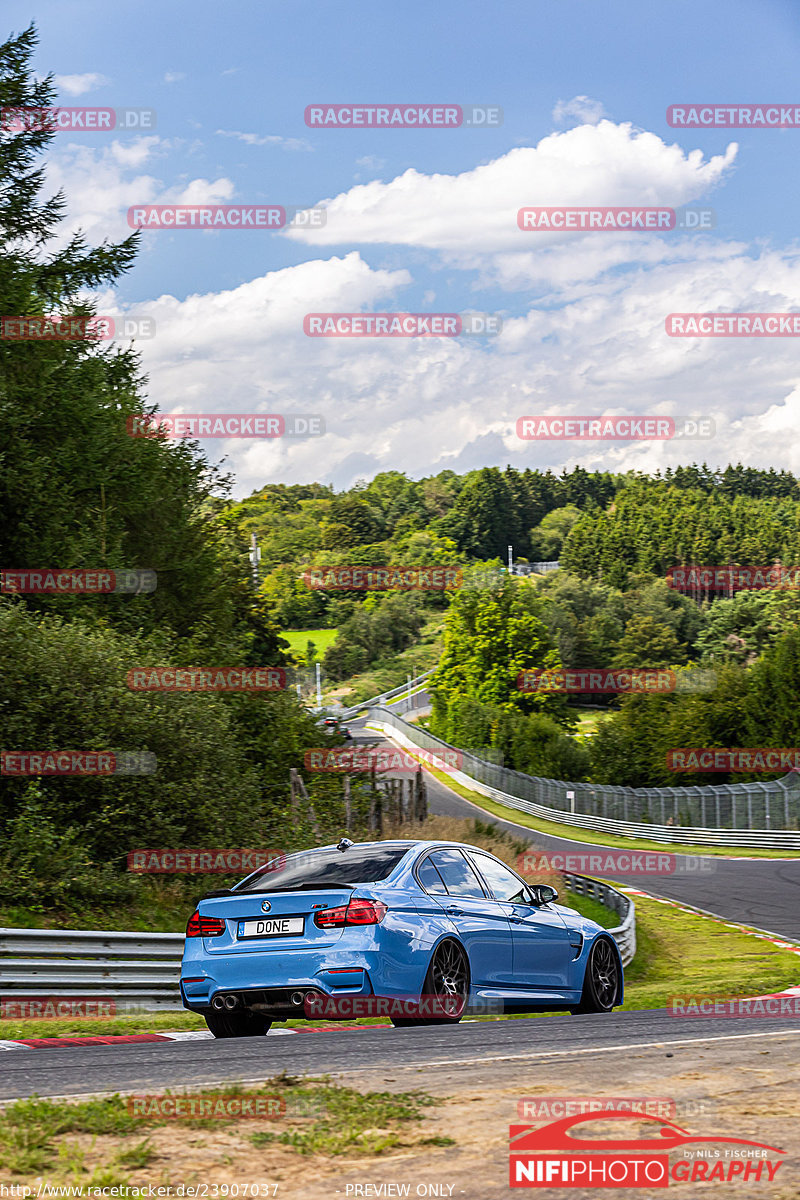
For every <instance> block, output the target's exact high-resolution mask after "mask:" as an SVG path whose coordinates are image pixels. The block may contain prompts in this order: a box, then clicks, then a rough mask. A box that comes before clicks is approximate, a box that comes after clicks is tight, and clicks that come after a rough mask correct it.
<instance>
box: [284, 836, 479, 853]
mask: <svg viewBox="0 0 800 1200" xmlns="http://www.w3.org/2000/svg"><path fill="white" fill-rule="evenodd" d="M367 846H375V847H378V846H381V847H383V848H384V849H385V848H386V847H388V846H391V847H395V848H398V849H399V848H400V847H401V846H407V847H408V849H409V850H412V849H413V848H414V847H417V848H419V849H420V850H424V849H434V848H435V849H441V850H447V849H457V850H477V851H478V852H479V853H481V854H489V855H491V856H492V858H496V857H497V855H496V854H492V852H491V850H486V849H484V847H483V846H473V845H472V844H471V843H470V842H448V841H445V840H443V839H440V838H435V839H423V838H391V839H389V840H384V841H378V842H353V845H352V846H349V847H348V849H350V850H356V849H361V848H364V847H367ZM312 849H314V850H336V849H337V843H336V842H330V843H329V844H328V845H327V846H314V847H312ZM295 853H296V854H308V853H309V852H308V850H297V851H295ZM342 853H344V854H346V853H347V850H344V851H342Z"/></svg>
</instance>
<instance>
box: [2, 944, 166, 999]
mask: <svg viewBox="0 0 800 1200" xmlns="http://www.w3.org/2000/svg"><path fill="white" fill-rule="evenodd" d="M183 940H184V937H183V934H182V933H127V932H117V931H114V932H111V931H109V932H105V931H102V930H94V929H92V930H82V929H0V998H2V999H4V1000H5V999H13V998H14V996H15V995H16V996H26V997H31V998H33V997H36V998H42V997H45V996H59V997H70V998H71V999H80V998H81V997H90V996H91V997H95V996H102V997H104V998H108V999H114V1000H115V1001H116V1004H117V1007H118V1008H119V1009H121V1010H125V1009H130V1010H135V1009H137V1008H148V1009H159V1008H167V1009H176V1008H182V1005H181V999H180V992H179V988H178V980H179V979H180V966H181V955H182V954H183Z"/></svg>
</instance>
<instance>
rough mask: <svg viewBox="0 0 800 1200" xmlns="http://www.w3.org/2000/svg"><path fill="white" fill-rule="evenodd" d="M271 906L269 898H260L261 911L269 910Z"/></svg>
mask: <svg viewBox="0 0 800 1200" xmlns="http://www.w3.org/2000/svg"><path fill="white" fill-rule="evenodd" d="M271 908H272V905H271V904H270V902H269V900H262V901H261V911H262V912H269V910H270V909H271Z"/></svg>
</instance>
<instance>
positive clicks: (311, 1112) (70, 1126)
mask: <svg viewBox="0 0 800 1200" xmlns="http://www.w3.org/2000/svg"><path fill="white" fill-rule="evenodd" d="M161 1094H162V1095H164V1096H184V1095H185V1093H182V1092H171V1091H169V1090H167V1091H165V1092H163V1093H161ZM218 1097H222V1098H224V1100H225V1101H226V1102H227V1101H229V1100H231V1099H234V1098H237V1097H247V1098H248V1099H249V1098H251V1097H253V1098H261V1099H262V1104H263V1103H264V1098H266V1097H269V1101H268V1102H267V1103H266V1105H265V1110H266V1111H268V1112H272V1113H273V1114H275V1110H276V1105H277V1106H279V1108H280V1115H279V1116H278V1115H273V1116H272V1118H271V1119H269V1118H268V1119H267V1120H266V1121H265V1118H264V1117H262V1118H254V1119H248V1118H231V1117H230V1116H229V1115H227V1113H226V1115H225V1116H222V1117H221V1118H211V1117H199V1116H198V1117H188V1118H181V1119H179V1120H176V1119H170V1118H164V1117H158V1116H155V1117H152V1116H150V1115H148V1116H147V1117H140V1116H136V1115H132V1113H131V1111H130V1109H129V1103H128V1101H127V1100H126V1099H125V1098H123V1097H121V1096H116V1095H115V1096H110V1097H107V1098H102V1099H95V1100H88V1101H80V1102H77V1103H75V1102H72V1103H65V1102H62V1101H58V1102H55V1101H50V1100H40V1099H38V1098H36V1097H34V1098H32V1099H29V1100H21V1101H18V1102H16V1103H14V1104H10V1105H8V1106H7V1107H6V1108H5V1109H4V1111H2V1112H1V1113H0V1166H2V1168H3V1170H4V1176H3V1177H4V1178H5V1179H7V1180H8V1179H9V1177H10V1179H11V1180H13V1181H14V1182H33V1181H34V1177H35V1176H41V1175H43V1174H46V1176H47V1178H48V1180H49V1181H50V1182H51V1183H58V1184H73V1185H75V1184H83V1185H84V1186H87V1185H93V1186H106V1187H110V1186H123V1185H128V1186H131V1185H136V1186H141V1185H142V1184H144V1183H151V1182H155V1183H159V1184H166V1183H168V1182H170V1180H169V1178H168V1177H167V1175H166V1172H167V1171H169V1169H170V1166H171V1165H172V1163H173V1162H174V1160H175V1151H176V1143H180V1153H181V1157H182V1158H183V1160H184V1161H183V1162H182V1163H181V1172H182V1174H181V1179H180V1181H181V1182H182V1181H183V1180H184V1179H185V1178H187V1177H191V1173H192V1171H193V1169H196V1168H197V1167H200V1166H202V1168H203V1170H204V1171H207V1170H208V1169H209V1167H210V1166H214V1165H219V1166H220V1167H223V1168H225V1169H226V1170H227V1172H228V1174H229V1164H230V1162H231V1161H232V1158H235V1159H236V1161H237V1165H239V1164H241V1165H242V1166H243V1167H244V1166H245V1163H244V1162H243V1161H242V1160H243V1159H244V1158H245V1156H246V1155H247V1153H248V1147H249V1154H250V1157H251V1159H252V1163H251V1164H249V1165H250V1166H251V1168H252V1165H253V1163H256V1164H257V1166H258V1168H259V1169H261V1170H263V1169H264V1168H267V1170H268V1169H269V1163H268V1161H267V1160H268V1157H269V1147H270V1146H274V1147H285V1148H287V1149H288V1151H289V1152H290V1153H295V1154H302V1155H304V1156H310V1155H320V1156H325V1157H326V1158H328V1157H330V1156H333V1155H341V1154H345V1153H351V1152H353V1153H356V1154H357V1155H358V1156H359V1157H364V1156H366V1157H377V1156H380V1155H381V1154H383V1153H385V1152H386V1151H387V1150H396V1149H398V1148H405V1147H407V1148H409V1149H411V1148H413V1147H416V1146H421V1145H427V1144H431V1139H423V1138H421V1136H420V1135H421V1133H422V1132H423V1131H422V1130H420V1128H419V1124H420V1122H421V1121H422V1119H423V1117H424V1115H425V1110H426V1109H427V1108H429V1107H431V1106H433V1105H436V1104H439V1103H440V1101H438V1100H436V1099H435V1098H434V1097H432V1096H429V1095H427V1094H426V1093H424V1092H420V1091H414V1092H398V1093H390V1092H359V1091H357V1090H355V1089H354V1088H348V1087H342V1086H339V1085H336V1084H333V1083H330V1082H329V1081H327V1080H325V1079H322V1080H319V1079H318V1080H314V1079H303V1080H300V1079H295V1078H292V1077H290V1076H287V1075H281V1076H278V1077H276V1078H274V1079H270V1080H267V1081H266V1082H265V1083H264V1084H263V1085H262V1086H261V1087H259V1088H248V1089H247V1090H246V1091H245V1090H244V1089H243V1088H241V1087H238V1086H234V1087H220V1088H215V1089H214V1090H213V1091H212V1090H210V1089H207V1090H203V1091H200V1092H192V1093H191V1098H192V1100H193V1101H195V1102H198V1101H199V1100H201V1099H202V1098H206V1099H207V1100H208V1101H212V1100H213V1101H214V1102H215V1101H216V1098H218ZM216 1111H219V1106H217V1107H216ZM223 1111H224V1109H223ZM265 1123H266V1124H269V1125H270V1126H272V1128H270V1129H265V1128H264V1125H265ZM176 1130H177V1135H176ZM69 1135H72V1136H73V1138H75V1140H70V1137H69ZM209 1135H210V1138H211V1139H212V1140H213V1142H214V1156H215V1157H216V1159H217V1160H218V1162H217V1163H212V1164H209V1163H208V1161H207V1160H208V1153H207V1151H208V1139H209ZM228 1139H229V1144H228V1145H226V1144H225V1143H226V1140H228ZM447 1140H448V1143H450V1141H451V1139H447ZM433 1141H436V1139H433ZM193 1145H195V1146H196V1148H197V1155H198V1158H197V1160H196V1161H195V1162H194V1163H192V1161H191V1159H192V1146H193ZM285 1155H286V1151H285V1150H284V1152H283V1154H282V1155H281V1156H280V1158H281V1161H284V1160H285ZM273 1158H275V1155H274V1154H273ZM204 1159H205V1161H203V1160H204ZM187 1160H188V1161H187ZM131 1169H134V1170H136V1179H135V1180H133V1179H131V1177H130V1176H129V1174H128V1172H129V1170H131ZM245 1174H247V1172H246V1171H245ZM204 1177H205V1178H208V1176H207V1175H206V1176H204ZM249 1177H250V1178H253V1177H254V1176H253V1175H252V1174H251V1175H250V1176H249ZM209 1194H212V1193H209ZM224 1194H228V1193H224ZM270 1194H272V1193H270Z"/></svg>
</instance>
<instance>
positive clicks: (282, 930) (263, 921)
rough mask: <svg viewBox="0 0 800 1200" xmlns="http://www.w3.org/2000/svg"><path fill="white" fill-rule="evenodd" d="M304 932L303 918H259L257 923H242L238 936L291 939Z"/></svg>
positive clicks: (240, 923)
mask: <svg viewBox="0 0 800 1200" xmlns="http://www.w3.org/2000/svg"><path fill="white" fill-rule="evenodd" d="M302 932H303V918H302V917H259V918H258V920H257V921H240V922H239V928H238V930H237V933H236V936H237V937H240V938H250V937H291V936H292V934H295V935H297V934H298V933H302Z"/></svg>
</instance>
